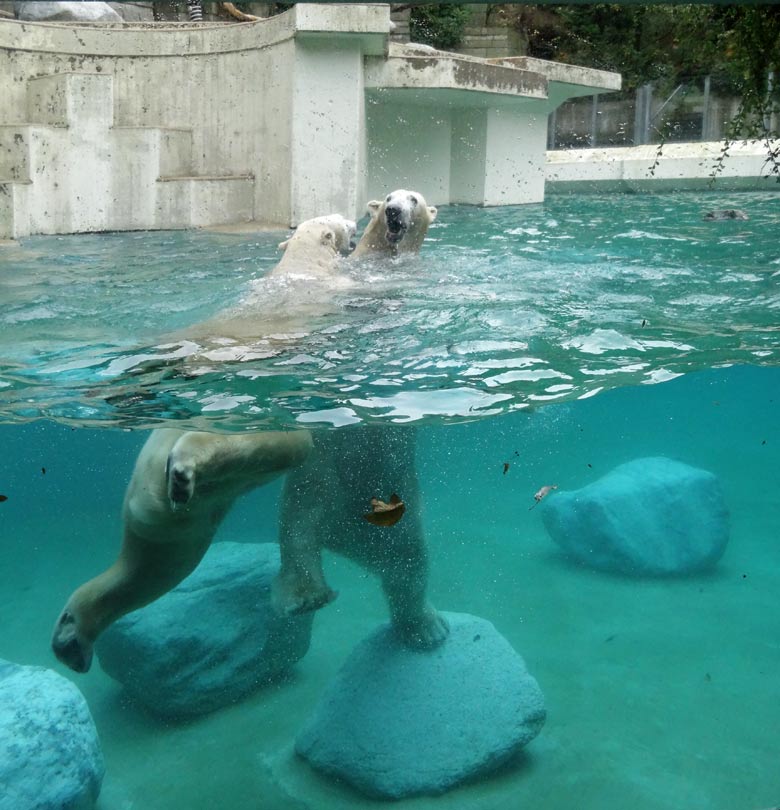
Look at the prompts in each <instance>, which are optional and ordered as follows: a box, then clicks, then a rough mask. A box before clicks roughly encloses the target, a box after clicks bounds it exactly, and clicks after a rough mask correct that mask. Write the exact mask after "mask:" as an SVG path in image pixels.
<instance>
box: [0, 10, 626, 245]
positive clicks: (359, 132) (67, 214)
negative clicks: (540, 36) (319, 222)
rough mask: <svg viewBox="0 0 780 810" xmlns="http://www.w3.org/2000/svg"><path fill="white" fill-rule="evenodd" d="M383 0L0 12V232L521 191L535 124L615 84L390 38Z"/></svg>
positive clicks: (533, 153) (538, 161) (486, 199)
mask: <svg viewBox="0 0 780 810" xmlns="http://www.w3.org/2000/svg"><path fill="white" fill-rule="evenodd" d="M389 32H390V16H389V7H388V6H387V5H373V6H372V5H331V4H328V5H311V4H300V5H297V6H295V7H294V8H293V9H292V10H291V11H290V12H287V13H286V14H283V15H280V16H277V17H273V18H270V19H268V20H262V21H259V22H256V23H238V24H230V23H216V24H202V25H190V24H171V25H161V24H157V25H149V24H143V23H138V24H131V23H125V24H123V25H113V24H102V25H101V24H95V25H77V24H45V23H25V22H20V21H16V20H7V19H0V238H3V237H18V236H23V235H26V234H31V233H68V232H75V231H94V230H130V229H147V228H180V227H191V226H198V225H216V224H222V223H234V222H239V221H249V220H254V221H257V222H259V223H261V224H266V225H291V224H295V223H297V222H299V221H301V220H302V219H305V218H308V217H310V216H315V215H319V214H322V213H329V212H339V213H342V214H344V215H347V216H350V217H353V218H355V217H359V216H361V215H362V214H363V211H364V205H365V202H366V200H367V199H369V198H371V197H375V196H378V195H380V194H382V193H383V192H384V191H385V190H387V189H388V188H391V187H392V188H396V187H399V186H405V187H407V188H417V189H419V190H420V191H421V192H422V193H423V194H424V195H425V196H426V198H427V199H428V201H429V202H431V203H433V204H443V203H448V202H468V203H478V204H485V205H496V204H510V203H523V202H536V201H539V200H541V199H542V198H543V195H544V171H545V169H544V150H545V142H546V127H547V116H548V114H549V112H550V111H551V110H552V109H554V108H555V107H556V106H557V105H558V104H560V103H561V102H562V101H564V100H565V99H566V98H569V97H571V96H575V95H583V94H590V93H593V92H596V91H599V92H604V91H605V90H610V89H616V88H618V87H619V85H620V77H619V76H617V75H616V74H607V73H602V72H599V71H591V70H584V69H581V68H573V67H566V66H561V65H553V64H551V63H546V62H540V61H538V60H516V59H510V60H496V61H495V62H490V61H486V60H481V59H475V58H469V57H462V56H458V55H455V54H447V53H442V52H437V51H432V50H430V49H424V48H420V46H417V47H415V46H411V47H409V46H407V47H403V46H397V45H391V44H390V43H389Z"/></svg>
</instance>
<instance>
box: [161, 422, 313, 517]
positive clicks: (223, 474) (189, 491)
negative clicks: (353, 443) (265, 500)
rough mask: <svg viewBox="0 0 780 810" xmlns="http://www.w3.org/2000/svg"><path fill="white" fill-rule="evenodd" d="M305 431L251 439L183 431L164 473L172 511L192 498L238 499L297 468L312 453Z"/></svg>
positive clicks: (252, 435) (265, 434)
mask: <svg viewBox="0 0 780 810" xmlns="http://www.w3.org/2000/svg"><path fill="white" fill-rule="evenodd" d="M311 446H312V442H311V435H310V434H309V432H308V431H305V430H293V431H266V432H257V433H250V434H241V435H235V434H215V433H206V432H203V431H186V432H184V433H182V435H181V437H180V438H179V439H178V441H176V443H175V444H174V445H173V447H171V451H170V453H169V454H168V459H167V464H166V468H165V478H166V491H167V495H168V501H169V503H170V506H171V509H173V510H174V511H178V510H181V509H183V508H185V507H187V506H188V505H189V504H190V502H191V501H192V500H193V498H194V497H195V496H196V493H197V494H198V497H200V496H202V495H207V496H209V497H237V496H238V495H240V494H242V493H243V492H247V491H249V490H251V489H254V488H255V487H258V486H262V485H263V484H266V483H268V482H269V481H272V480H273V479H274V478H276V477H277V476H278V475H280V474H282V473H283V472H285V471H286V470H288V469H290V468H291V467H296V466H298V465H299V464H301V463H302V462H303V461H304V460H305V459H306V457H307V456H308V454H309V452H310V451H311Z"/></svg>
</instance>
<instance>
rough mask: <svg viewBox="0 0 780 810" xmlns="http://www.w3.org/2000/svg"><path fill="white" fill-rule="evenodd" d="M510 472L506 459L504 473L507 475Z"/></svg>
mask: <svg viewBox="0 0 780 810" xmlns="http://www.w3.org/2000/svg"><path fill="white" fill-rule="evenodd" d="M508 472H509V462H508V461H505V462H504V475H506V474H507V473H508Z"/></svg>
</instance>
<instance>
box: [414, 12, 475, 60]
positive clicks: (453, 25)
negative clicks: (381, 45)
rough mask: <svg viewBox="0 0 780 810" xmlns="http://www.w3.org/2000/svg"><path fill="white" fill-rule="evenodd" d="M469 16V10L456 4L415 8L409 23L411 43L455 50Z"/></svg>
mask: <svg viewBox="0 0 780 810" xmlns="http://www.w3.org/2000/svg"><path fill="white" fill-rule="evenodd" d="M470 16H471V12H470V11H469V9H467V8H464V7H463V6H461V5H457V4H449V3H436V4H433V5H427V6H415V7H413V8H412V14H411V19H410V21H409V30H410V33H411V38H412V42H421V43H423V44H425V45H432V46H433V47H434V48H441V49H443V50H446V49H448V48H456V47H457V46H458V45H459V44H460V41H461V39H462V38H463V30H464V28H465V27H466V22H467V21H468V19H469V17H470Z"/></svg>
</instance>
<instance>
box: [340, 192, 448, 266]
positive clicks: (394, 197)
mask: <svg viewBox="0 0 780 810" xmlns="http://www.w3.org/2000/svg"><path fill="white" fill-rule="evenodd" d="M367 208H368V213H369V215H370V216H371V219H370V220H369V223H368V225H366V229H365V231H364V232H363V236H362V237H361V238H360V241H359V242H358V245H357V247H356V248H355V251H354V252H353V253H352V256H362V255H364V254H368V253H380V254H384V255H388V256H395V255H397V254H398V253H417V252H418V251H419V250H420V246H421V245H422V243H423V240H424V239H425V235H426V234H427V233H428V227H429V226H430V224H431V223H432V222H433V221H434V220H435V219H436V215H437V213H438V211H437V209H436V208H435V207H434V206H432V205H428V204H427V203H426V202H425V198H424V197H423V195H422V194H420V193H419V192H417V191H407V190H406V189H404V188H399V189H396V190H395V191H391V192H390V193H389V194H388V195H387V196H386V197H385V199H384V200H371V202H369V203H368V206H367Z"/></svg>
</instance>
